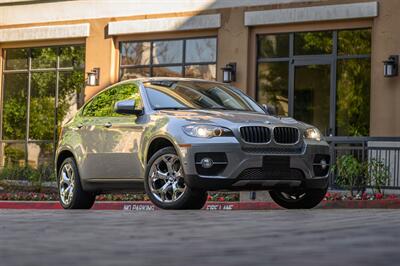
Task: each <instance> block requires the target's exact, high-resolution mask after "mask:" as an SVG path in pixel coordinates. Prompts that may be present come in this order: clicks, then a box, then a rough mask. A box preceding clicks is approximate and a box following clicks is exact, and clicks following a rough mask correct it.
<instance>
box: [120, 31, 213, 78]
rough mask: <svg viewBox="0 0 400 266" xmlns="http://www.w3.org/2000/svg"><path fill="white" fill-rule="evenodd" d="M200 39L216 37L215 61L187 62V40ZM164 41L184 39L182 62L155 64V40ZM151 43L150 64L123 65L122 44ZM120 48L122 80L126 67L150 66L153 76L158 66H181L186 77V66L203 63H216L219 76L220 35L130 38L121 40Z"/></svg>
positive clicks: (182, 73) (151, 75)
mask: <svg viewBox="0 0 400 266" xmlns="http://www.w3.org/2000/svg"><path fill="white" fill-rule="evenodd" d="M198 39H215V41H216V47H215V61H207V62H206V61H204V62H197V63H196V62H193V63H187V62H186V41H188V40H198ZM163 41H182V42H183V46H182V49H183V50H182V62H181V63H171V64H154V63H153V47H154V42H163ZM145 42H148V43H150V62H149V64H148V65H142V64H141V65H122V64H121V63H122V53H121V51H122V45H123V44H124V43H145ZM118 49H119V81H121V80H122V75H123V73H122V72H123V70H124V69H139V68H149V71H150V77H153V73H154V72H153V69H154V68H157V67H181V75H182V77H185V67H186V66H201V65H215V66H216V73H215V78H216V79H217V78H218V77H217V76H218V71H217V61H218V36H216V35H207V36H196V37H186V38H167V39H141V40H130V41H120V42H119V45H118Z"/></svg>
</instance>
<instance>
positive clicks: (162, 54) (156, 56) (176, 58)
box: [153, 41, 183, 64]
mask: <svg viewBox="0 0 400 266" xmlns="http://www.w3.org/2000/svg"><path fill="white" fill-rule="evenodd" d="M182 55H183V41H161V42H154V43H153V63H154V64H174V63H182V59H183V58H182Z"/></svg>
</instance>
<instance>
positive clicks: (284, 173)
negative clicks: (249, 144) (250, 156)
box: [263, 156, 290, 179]
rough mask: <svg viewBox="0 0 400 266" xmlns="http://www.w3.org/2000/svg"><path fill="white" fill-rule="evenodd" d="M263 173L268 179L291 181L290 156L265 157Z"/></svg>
mask: <svg viewBox="0 0 400 266" xmlns="http://www.w3.org/2000/svg"><path fill="white" fill-rule="evenodd" d="M263 170H264V171H263V172H264V173H265V175H266V177H267V178H268V179H273V178H277V179H285V178H286V179H289V178H290V157H289V156H264V158H263Z"/></svg>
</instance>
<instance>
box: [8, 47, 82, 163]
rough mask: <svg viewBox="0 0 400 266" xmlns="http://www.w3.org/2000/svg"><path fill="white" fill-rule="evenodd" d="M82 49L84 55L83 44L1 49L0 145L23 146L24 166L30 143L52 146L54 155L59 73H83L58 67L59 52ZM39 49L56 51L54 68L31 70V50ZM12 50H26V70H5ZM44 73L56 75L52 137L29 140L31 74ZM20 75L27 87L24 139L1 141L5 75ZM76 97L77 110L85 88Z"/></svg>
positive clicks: (80, 104)
mask: <svg viewBox="0 0 400 266" xmlns="http://www.w3.org/2000/svg"><path fill="white" fill-rule="evenodd" d="M79 46H80V47H83V49H84V50H85V51H84V52H85V54H86V45H85V44H84V43H74V44H65V45H49V46H46V45H42V46H30V47H11V48H3V49H2V51H3V53H2V54H3V56H2V62H3V64H2V73H1V75H2V80H1V87H0V93H1V97H0V99H1V101H0V145H2V144H3V143H4V144H18V143H20V144H24V149H25V165H28V150H29V144H30V143H36V144H53V156H54V155H55V149H56V142H57V139H58V132H57V107H58V96H59V84H60V73H63V72H64V73H65V72H70V73H71V72H73V71H77V70H81V71H83V72H84V71H85V66H78V67H74V66H72V67H60V50H61V49H62V48H66V47H79ZM41 48H55V49H56V67H52V68H32V49H41ZM12 49H26V50H27V60H28V62H27V68H25V69H6V60H7V50H12ZM46 72H53V73H55V74H56V81H55V95H54V118H55V123H54V135H53V136H54V137H53V140H35V139H30V138H29V129H30V102H31V84H32V73H46ZM16 73H22V74H27V75H28V77H27V78H28V81H27V82H28V85H27V102H26V104H27V110H26V122H25V123H26V124H25V125H26V134H25V138H24V139H20V140H11V139H10V140H5V139H3V109H4V85H5V84H4V80H5V75H7V74H16ZM77 96H78V101H77V103H78V108H79V107H81V106H82V105H83V100H84V96H85V86H82V89H81V90H80V93H79V94H78V95H77Z"/></svg>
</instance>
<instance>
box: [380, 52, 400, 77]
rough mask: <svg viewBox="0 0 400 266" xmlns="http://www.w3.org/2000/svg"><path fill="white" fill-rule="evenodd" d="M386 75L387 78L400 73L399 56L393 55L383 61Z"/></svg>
mask: <svg viewBox="0 0 400 266" xmlns="http://www.w3.org/2000/svg"><path fill="white" fill-rule="evenodd" d="M383 67H384V75H385V77H386V78H391V77H396V76H397V75H398V74H399V56H398V55H391V56H389V58H388V60H385V61H383Z"/></svg>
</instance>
